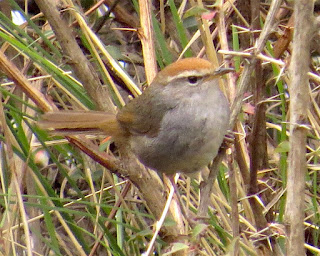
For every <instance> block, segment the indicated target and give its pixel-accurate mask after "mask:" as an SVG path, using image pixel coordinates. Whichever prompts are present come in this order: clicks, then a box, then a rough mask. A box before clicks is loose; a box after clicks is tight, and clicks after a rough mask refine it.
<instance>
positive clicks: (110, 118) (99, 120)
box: [38, 111, 122, 136]
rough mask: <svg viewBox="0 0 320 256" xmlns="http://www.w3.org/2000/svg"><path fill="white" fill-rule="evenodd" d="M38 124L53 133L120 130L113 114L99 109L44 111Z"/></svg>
mask: <svg viewBox="0 0 320 256" xmlns="http://www.w3.org/2000/svg"><path fill="white" fill-rule="evenodd" d="M38 125H39V127H40V128H42V129H46V130H49V131H50V132H51V133H53V134H61V135H71V134H101V133H104V134H107V135H111V136H114V135H117V134H119V133H121V132H122V129H121V127H120V126H119V124H118V121H117V120H116V116H115V115H114V114H108V113H106V112H99V111H56V112H48V113H45V114H44V115H43V116H42V117H41V120H40V121H38Z"/></svg>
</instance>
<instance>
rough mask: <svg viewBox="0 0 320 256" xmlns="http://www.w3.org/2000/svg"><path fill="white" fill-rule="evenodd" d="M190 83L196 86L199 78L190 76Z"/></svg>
mask: <svg viewBox="0 0 320 256" xmlns="http://www.w3.org/2000/svg"><path fill="white" fill-rule="evenodd" d="M188 81H189V83H190V84H196V83H197V82H198V77H196V76H189V77H188Z"/></svg>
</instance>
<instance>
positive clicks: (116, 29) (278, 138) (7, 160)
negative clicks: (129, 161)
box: [0, 0, 320, 255]
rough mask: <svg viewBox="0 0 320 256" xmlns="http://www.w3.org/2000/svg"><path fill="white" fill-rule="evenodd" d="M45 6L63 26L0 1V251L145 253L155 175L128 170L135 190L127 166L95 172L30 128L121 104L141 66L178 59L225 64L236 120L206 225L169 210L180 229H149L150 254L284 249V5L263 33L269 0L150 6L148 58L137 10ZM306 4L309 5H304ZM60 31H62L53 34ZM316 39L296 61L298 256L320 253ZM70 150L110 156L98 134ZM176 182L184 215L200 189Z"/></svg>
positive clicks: (147, 72)
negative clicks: (301, 128) (301, 233)
mask: <svg viewBox="0 0 320 256" xmlns="http://www.w3.org/2000/svg"><path fill="white" fill-rule="evenodd" d="M39 1H40V0H39ZM45 2H46V1H43V3H45ZM50 2H51V4H56V7H54V8H55V9H56V10H58V11H59V12H60V18H62V19H63V20H64V21H65V22H66V23H67V26H63V24H62V23H61V24H59V22H58V23H57V24H56V27H55V31H53V30H52V27H54V25H53V24H52V22H53V21H52V18H50V20H49V22H48V20H47V19H49V16H48V14H47V15H46V16H44V15H43V14H42V13H41V12H40V13H39V9H38V8H37V6H36V5H35V3H34V2H32V1H29V3H28V2H27V1H26V2H24V1H13V0H7V1H1V2H0V10H1V12H0V38H1V52H2V53H4V55H5V56H2V57H1V68H0V69H1V70H2V71H3V73H1V87H0V91H1V96H2V101H1V104H0V122H1V124H2V125H1V136H0V139H1V157H0V160H1V172H0V175H1V176H0V180H1V185H0V188H1V192H0V203H1V206H0V207H1V212H0V220H1V222H0V223H1V232H2V237H1V243H0V246H1V253H2V254H3V255H141V253H142V252H145V251H146V250H147V248H148V245H149V244H150V240H151V238H152V236H153V234H154V227H155V223H156V219H158V217H159V215H160V213H161V212H162V210H163V207H162V206H163V201H165V198H166V194H165V193H164V192H163V190H162V189H163V185H162V184H161V186H159V187H155V186H153V185H149V188H148V187H147V185H148V184H154V183H151V182H154V177H152V178H150V180H148V179H149V178H147V177H146V176H144V175H140V176H144V177H142V178H143V179H141V180H140V181H141V184H139V179H138V178H136V177H133V176H132V175H133V174H132V173H136V172H137V171H136V170H131V169H130V168H129V170H127V171H128V172H130V174H129V179H128V178H127V177H124V176H123V175H118V176H117V175H115V174H114V170H115V169H117V168H115V167H113V166H114V165H116V166H117V167H118V165H117V164H119V163H118V162H112V161H113V160H112V161H111V165H110V161H108V160H109V158H106V159H107V160H106V162H107V164H106V165H104V166H107V167H108V168H105V167H102V166H101V165H100V164H98V163H97V162H95V161H93V160H92V159H91V158H89V157H88V156H87V155H85V154H84V153H83V152H81V151H80V150H79V148H77V147H74V145H75V144H76V145H78V146H79V145H80V142H77V141H73V140H71V143H72V144H73V145H71V144H69V143H68V141H67V140H66V139H65V138H62V137H52V136H50V135H48V134H47V133H46V132H44V131H42V130H40V129H39V128H37V126H36V125H35V122H34V121H35V120H37V119H38V117H39V115H40V114H41V113H42V111H48V110H50V109H53V108H57V109H61V110H62V109H69V110H79V109H95V108H98V109H107V110H108V111H114V110H115V108H112V107H110V104H109V103H111V100H110V101H109V100H108V99H109V98H110V99H112V102H113V104H114V106H116V107H118V108H121V106H122V105H123V104H125V102H127V101H128V100H129V95H130V96H137V95H138V94H139V93H140V91H141V90H142V88H143V87H144V86H145V85H146V80H148V81H149V79H150V78H149V76H150V77H152V74H153V72H154V67H153V66H152V61H154V63H157V66H158V67H159V69H161V68H163V67H165V66H166V65H168V64H169V63H171V62H173V61H175V60H176V59H178V58H179V57H190V56H199V57H206V58H208V59H210V60H211V61H212V62H213V63H215V65H216V66H220V65H222V64H223V65H225V66H230V67H234V68H235V71H236V72H235V73H234V74H230V75H228V76H226V77H225V78H224V80H223V81H221V85H222V86H223V87H224V90H225V92H226V94H227V96H228V97H229V100H230V102H231V103H232V106H235V105H236V103H238V105H239V104H240V105H239V106H241V112H240V113H237V112H235V113H236V116H235V117H236V120H237V122H236V123H235V124H234V143H233V144H232V145H230V148H229V149H228V150H227V154H226V155H225V157H224V159H223V163H222V164H221V165H220V168H219V174H218V177H217V182H216V183H215V184H214V191H213V193H212V194H211V195H210V197H209V198H210V202H211V205H212V206H213V207H212V208H210V209H209V218H208V219H205V220H203V221H202V222H198V223H196V224H194V223H192V222H191V221H190V220H189V219H186V218H184V217H183V216H182V215H181V213H180V214H177V216H173V217H172V218H173V219H175V217H176V218H181V221H182V223H180V226H181V225H182V227H183V228H182V230H179V232H178V234H177V233H174V232H173V231H172V230H174V229H175V225H177V224H174V223H173V220H172V219H170V218H168V220H167V221H166V222H165V224H164V226H165V227H166V229H167V231H168V232H169V234H171V236H168V235H165V234H164V233H162V232H160V235H159V236H158V237H157V240H156V242H155V245H154V247H153V251H155V252H157V253H158V254H159V255H171V254H175V255H282V254H285V250H286V238H287V237H288V236H289V235H290V234H289V233H288V232H287V230H286V229H285V225H284V224H285V223H286V222H285V215H284V214H285V207H286V205H285V204H286V185H287V171H288V152H289V150H290V149H289V137H290V131H289V122H290V119H289V114H290V112H289V101H290V95H289V92H288V87H289V84H290V79H289V71H288V66H289V63H290V60H291V57H292V35H293V3H291V2H289V3H286V2H283V3H282V5H281V8H279V9H276V13H275V15H274V16H272V17H274V18H273V19H272V21H271V22H272V24H273V26H272V27H271V28H268V29H266V27H265V24H266V23H267V21H266V17H267V16H268V15H270V8H271V7H270V2H271V1H258V0H257V1H246V0H241V1H232V0H230V1H225V2H224V1H217V2H214V1H200V0H199V1H197V2H196V1H191V0H190V1H173V0H168V1H153V2H152V5H151V10H152V24H153V33H154V34H153V35H154V40H151V42H154V44H155V53H156V54H155V56H150V55H148V54H149V53H146V52H145V51H146V50H145V48H144V45H143V44H141V41H143V40H145V39H146V38H145V37H143V35H145V34H144V33H147V32H146V31H145V30H144V29H145V28H147V26H146V24H145V23H143V22H144V21H140V20H139V17H141V16H142V14H141V13H140V15H139V12H141V8H140V9H139V5H140V7H141V5H146V3H147V2H144V1H140V2H138V1H136V0H132V1H130V0H125V1H110V0H106V1H84V0H83V1H80V0H78V1H77V0H73V1H71V0H69V1H50ZM273 2H278V3H280V2H281V1H273ZM18 3H19V5H18ZM103 6H108V8H104V7H103ZM317 8H318V6H317V4H316V5H315V11H317ZM110 9H111V11H108V10H110ZM11 10H19V11H20V12H21V13H23V15H24V18H25V19H26V22H25V23H24V24H22V25H20V26H18V25H15V24H14V23H13V22H12V18H11ZM41 11H43V10H41ZM52 15H53V16H54V11H53V9H52ZM53 18H54V17H53ZM140 22H142V26H141V25H140ZM50 24H51V26H52V27H51V26H50ZM59 25H60V28H59ZM311 26H312V24H310V27H311ZM64 29H66V30H64ZM262 29H264V30H262ZM261 30H262V31H265V32H266V33H267V34H268V37H267V39H268V40H264V41H262V44H261V52H259V51H258V52H257V51H255V50H256V49H257V48H253V47H254V46H257V45H259V42H260V43H261V41H259V39H261V38H262V34H263V33H261ZM59 31H60V33H62V34H61V36H56V35H58V34H59ZM149 32H150V31H149ZM63 33H67V34H69V35H71V36H72V37H73V38H74V39H75V40H76V43H77V45H79V46H80V50H81V54H78V55H79V57H80V55H81V56H82V55H83V56H84V57H85V59H86V61H89V62H90V63H91V64H92V66H93V70H89V73H90V74H94V75H92V77H93V80H91V82H90V79H91V78H90V77H91V75H89V74H88V73H87V72H88V70H86V67H85V65H83V66H82V67H81V64H83V63H86V62H84V61H79V60H78V59H75V57H71V56H72V55H71V54H72V53H71V52H68V54H66V51H68V49H66V48H67V46H66V45H68V44H66V42H63V40H62V37H63ZM310 39H311V38H310ZM146 41H147V42H145V43H146V44H148V43H149V44H150V40H149V41H148V40H146ZM318 41H319V36H318V34H317V33H313V37H312V41H311V42H312V43H311V49H310V51H311V52H312V62H310V63H309V60H308V59H306V60H305V61H307V63H308V64H310V72H309V73H308V75H309V79H310V84H309V89H308V95H309V98H310V100H311V104H310V107H309V105H308V103H307V102H306V105H305V108H306V111H307V118H306V120H305V123H304V124H303V125H306V127H307V146H306V148H305V147H304V145H302V146H303V148H305V152H306V153H305V155H304V156H303V157H302V158H303V159H306V163H307V172H306V173H305V177H306V184H305V187H304V196H305V197H304V209H302V210H303V213H304V218H305V220H304V229H305V237H304V239H303V240H304V246H305V248H306V250H307V254H308V255H318V254H319V249H318V247H319V217H320V215H319V210H318V206H319V192H318V190H319V189H318V183H319V176H318V173H317V171H318V170H319V143H318V142H319V113H320V111H319V107H318V104H317V103H318V99H319V86H318V84H319V81H320V79H319V75H318V64H319V61H318V52H319V48H318V43H317V42H318ZM70 45H71V44H69V46H70ZM71 48H72V47H71ZM69 50H70V51H71V50H73V49H69ZM142 51H143V52H144V55H145V56H144V57H145V58H143V55H142ZM4 57H6V58H7V62H5V61H4V60H5V59H4ZM113 60H117V62H114V61H113ZM155 61H156V62H155ZM301 61H304V60H301ZM146 62H147V63H146ZM118 63H121V65H119V64H118ZM150 63H151V64H150ZM5 65H8V69H5ZM77 65H79V66H80V67H79V66H78V67H77ZM14 66H15V67H17V69H15V68H14ZM248 67H251V68H252V69H250V70H249V69H248ZM82 68H83V69H82ZM83 76H84V77H83ZM94 78H95V80H94ZM26 79H27V80H26ZM84 79H88V81H89V82H85V81H84ZM246 79H247V80H246ZM12 81H13V82H12ZM243 81H248V82H247V83H246V84H248V85H250V86H249V87H248V86H247V87H245V91H244V93H245V95H244V96H245V98H244V99H243V100H242V97H240V98H239V97H238V96H237V95H239V94H237V93H238V92H239V91H240V89H239V84H241V83H242V82H243ZM95 83H97V87H95ZM101 84H102V85H103V86H102V87H101ZM101 88H102V89H101ZM241 88H242V87H241ZM106 102H107V103H106ZM239 102H240V103H239ZM108 104H109V105H108ZM81 139H82V138H81ZM69 141H70V139H69ZM83 141H84V142H87V141H89V139H87V138H86V139H84V140H82V142H83ZM95 146H96V147H95ZM298 146H299V145H297V147H298ZM79 147H80V148H81V149H82V150H84V151H85V152H86V153H88V154H90V152H91V156H92V155H94V156H95V157H96V160H97V159H98V161H99V159H100V163H101V161H102V164H103V163H104V162H103V160H101V158H104V157H106V154H104V152H105V151H106V152H109V153H108V154H109V155H112V154H114V155H115V156H117V155H118V152H117V150H116V149H115V148H114V145H113V144H112V143H110V140H108V139H107V140H105V139H104V138H103V137H93V138H90V143H89V144H81V145H80V146H79ZM97 147H99V148H98V150H97ZM88 148H89V149H88ZM94 150H96V151H95V152H94V153H92V152H93V151H94ZM303 154H304V152H303ZM100 157H101V158H100ZM112 164H114V165H112ZM127 167H128V165H127ZM110 170H111V171H110ZM249 170H250V171H249ZM138 171H139V170H138ZM139 173H140V172H138V174H137V175H138V176H139ZM120 174H123V173H121V170H120ZM130 175H131V176H130ZM131 182H133V184H134V185H135V186H134V185H132V183H131ZM143 182H144V183H146V186H144V184H142V183H143ZM158 182H159V181H158ZM160 183H161V182H160ZM157 184H158V183H157ZM178 187H179V190H180V193H181V195H182V200H183V202H184V203H185V205H186V206H187V208H188V209H189V211H190V212H196V209H197V208H198V206H199V181H198V180H197V179H190V178H188V177H184V176H183V175H181V177H180V179H179V181H178ZM158 188H159V189H158ZM153 190H154V191H153ZM152 193H158V194H157V195H159V197H157V196H153V195H154V194H152ZM148 195H149V196H148ZM150 195H152V196H150ZM150 197H154V198H153V200H154V201H152V198H150ZM157 201H159V204H158V205H155V204H154V202H157ZM287 207H288V206H287ZM170 227H171V229H170ZM186 248H188V249H187V250H186Z"/></svg>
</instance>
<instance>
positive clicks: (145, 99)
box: [38, 58, 233, 174]
mask: <svg viewBox="0 0 320 256" xmlns="http://www.w3.org/2000/svg"><path fill="white" fill-rule="evenodd" d="M232 70H233V69H224V68H220V69H214V68H213V66H212V64H211V63H210V62H209V61H207V60H204V59H200V58H186V59H182V60H179V61H177V62H175V63H173V64H170V65H168V66H167V67H166V68H164V69H163V70H162V71H160V72H159V73H158V74H157V76H156V77H155V78H154V80H153V82H152V83H151V85H150V86H149V87H148V88H147V89H145V90H144V92H143V93H142V94H141V95H140V96H139V97H137V98H134V99H133V100H131V101H130V102H129V103H128V104H127V105H126V106H124V107H123V108H122V109H121V110H119V111H118V113H117V114H111V113H106V112H102V111H57V112H48V113H46V114H44V115H43V116H42V119H41V120H40V121H39V122H38V124H39V126H40V127H41V128H43V129H48V130H51V131H53V132H54V133H56V134H57V133H60V134H69V135H70V134H73V133H79V132H81V133H88V134H90V133H96V132H99V131H100V132H101V131H102V132H103V133H105V134H106V135H110V136H113V138H114V141H115V142H119V143H125V145H127V146H129V147H130V150H131V151H132V152H133V153H134V154H135V155H136V156H137V158H138V159H139V160H140V161H141V162H142V163H143V164H144V165H145V166H147V167H149V168H151V169H153V170H155V171H157V172H160V173H165V174H174V173H177V172H183V173H195V172H197V171H199V170H200V169H202V168H203V167H205V166H207V165H208V164H209V163H210V161H212V160H213V158H214V157H215V156H216V155H217V153H218V150H219V147H220V145H221V143H222V141H223V138H224V136H225V134H226V132H227V129H228V125H229V118H230V108H229V103H228V101H227V99H226V97H225V95H224V94H223V93H222V92H221V90H220V88H219V82H218V79H219V77H220V76H222V75H223V74H226V73H228V72H230V71H232Z"/></svg>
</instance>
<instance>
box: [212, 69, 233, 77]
mask: <svg viewBox="0 0 320 256" xmlns="http://www.w3.org/2000/svg"><path fill="white" fill-rule="evenodd" d="M233 71H235V69H234V68H218V69H216V70H215V71H214V72H213V75H214V76H222V75H224V74H227V73H230V72H233Z"/></svg>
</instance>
